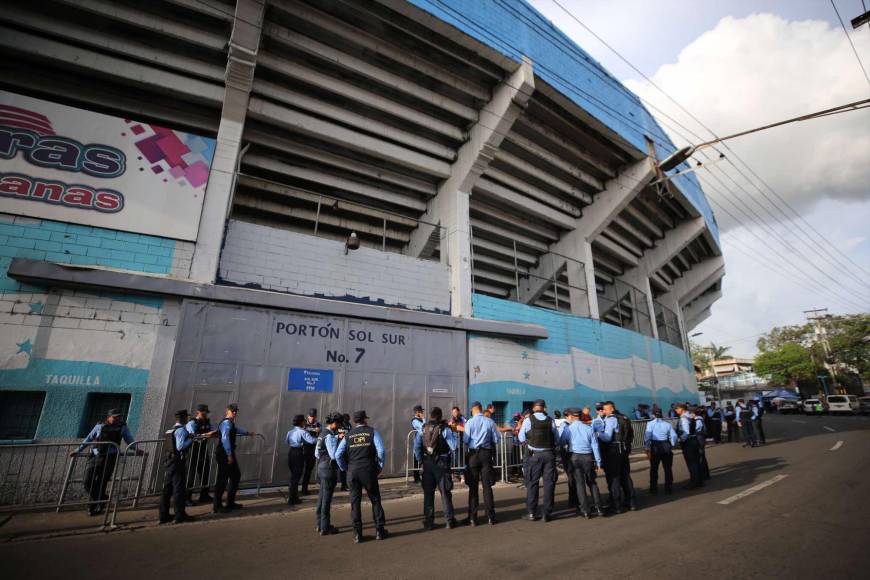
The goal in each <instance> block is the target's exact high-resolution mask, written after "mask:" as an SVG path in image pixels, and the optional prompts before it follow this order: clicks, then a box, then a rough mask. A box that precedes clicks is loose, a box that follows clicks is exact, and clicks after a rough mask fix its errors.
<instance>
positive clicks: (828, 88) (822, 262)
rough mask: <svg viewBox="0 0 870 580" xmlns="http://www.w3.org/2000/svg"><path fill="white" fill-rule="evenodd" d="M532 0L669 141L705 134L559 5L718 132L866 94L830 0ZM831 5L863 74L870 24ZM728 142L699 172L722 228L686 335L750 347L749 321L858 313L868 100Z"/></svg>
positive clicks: (867, 206)
mask: <svg viewBox="0 0 870 580" xmlns="http://www.w3.org/2000/svg"><path fill="white" fill-rule="evenodd" d="M531 2H532V4H533V5H534V6H535V7H536V8H537V9H538V10H539V11H541V12H542V13H543V14H544V15H545V16H546V17H547V18H549V19H550V20H552V21H553V22H554V23H555V24H556V25H557V26H558V27H559V28H561V29H562V30H563V31H565V32H566V33H567V34H568V35H570V36H571V37H572V38H574V40H576V41H577V42H578V44H580V45H581V46H582V47H583V48H584V49H586V50H587V51H588V52H589V53H591V54H592V56H594V57H595V58H596V59H598V60H599V61H600V62H601V63H602V64H603V65H604V66H605V67H606V68H608V69H609V70H610V72H611V73H613V74H614V75H615V76H616V77H617V78H619V79H621V80H622V81H623V82H624V83H625V84H626V85H627V86H628V87H629V88H630V89H631V90H633V91H634V92H635V93H637V94H638V95H640V96H641V98H643V99H644V100H646V101H647V102H648V103H650V104H651V105H653V106H654V107H656V108H658V109H660V110H661V111H662V112H663V113H664V114H666V115H667V116H669V117H671V118H672V120H670V119H668V118H667V117H664V118H663V117H662V115H661V114H659V115H658V116H659V118H660V120H662V122H663V125H664V126H665V129H666V130H667V131H668V132H669V134H670V135H671V136H672V138H673V139H674V141H675V142H677V143H678V144H682V143H686V142H688V141H691V142H696V143H697V142H698V141H699V138H701V139H707V138H709V136H710V134H709V133H708V132H707V131H706V130H705V129H704V127H702V126H701V125H699V123H698V122H697V121H695V120H694V119H692V117H690V116H689V115H688V114H687V113H685V112H684V111H683V110H681V109H680V108H679V107H678V106H677V105H675V104H674V103H673V102H672V101H670V100H669V99H668V98H667V97H666V96H664V95H662V93H661V92H660V91H658V90H657V89H656V88H654V87H653V86H651V85H650V83H649V82H647V81H646V80H645V79H644V78H643V76H642V75H641V74H639V73H638V72H636V71H635V70H633V69H632V68H631V67H629V66H628V65H626V64H625V63H624V62H623V61H622V60H620V58H619V57H618V56H616V55H615V54H614V53H613V52H611V51H610V49H608V48H607V47H605V46H604V45H603V44H602V43H601V42H600V41H598V40H597V39H595V38H594V37H593V36H592V35H591V34H590V33H589V32H588V31H587V30H585V29H584V28H583V27H582V26H581V25H580V24H579V23H578V22H576V21H575V20H573V19H572V18H571V16H569V15H568V14H566V12H565V11H563V9H562V8H560V6H559V5H558V4H561V5H562V6H564V7H565V8H566V9H567V10H568V12H570V13H571V15H573V16H574V17H576V18H577V19H579V20H580V21H581V22H582V23H583V24H585V25H586V26H587V27H588V28H589V29H591V30H592V31H594V32H595V33H596V34H597V35H598V36H600V37H601V38H602V39H603V40H605V41H606V42H607V43H608V44H609V45H610V46H611V47H613V48H615V49H616V50H617V51H619V52H620V53H621V54H622V55H623V56H624V57H625V58H626V59H627V60H628V61H629V62H631V64H633V65H634V66H635V67H637V68H638V69H639V70H640V71H642V72H643V75H646V76H648V77H650V78H651V79H652V80H653V82H654V83H655V84H656V85H657V86H658V87H660V88H661V89H663V90H664V91H665V92H666V93H667V94H669V95H670V96H671V97H673V99H674V100H676V101H677V102H679V103H680V104H681V105H682V106H683V107H684V108H685V109H686V110H687V111H689V112H690V113H691V114H692V115H693V116H694V117H696V118H697V119H698V120H699V121H701V122H703V123H704V124H705V125H706V126H707V127H709V128H710V129H712V130H713V131H715V132H716V133H717V134H718V135H720V136H721V135H725V134H728V133H731V132H736V131H740V130H743V129H748V128H752V127H756V126H759V125H763V124H767V123H770V122H775V121H778V120H781V119H785V118H788V117H794V116H798V115H801V114H804V113H809V112H813V111H817V110H821V109H825V108H830V107H833V106H837V105H840V104H845V103H849V102H854V101H858V100H861V99H866V98H868V97H870V84H868V81H867V80H866V79H865V77H864V75H863V74H862V71H861V68H860V66H859V64H858V61H857V59H856V57H855V53H854V52H853V50H852V48H851V46H850V45H849V43H848V40H847V38H846V34H845V33H844V32H843V29H842V27H841V26H840V23H839V21H838V20H837V16H836V14H835V12H834V9H833V8H832V6H831V3H830V0H780V1H773V0H755V1H750V0H716V1H713V0H705V1H698V0H691V1H690V0H655V1H649V0H618V1H613V0H531ZM864 2H865V3H866V4H868V7H870V2H868V0H864ZM557 3H558V4H557ZM836 5H837V8H838V9H839V11H840V14H841V16H842V17H843V19H844V21H845V23H846V28H847V30H848V31H849V36H850V37H851V38H852V41H853V42H854V44H855V46H856V48H857V51H858V53H859V54H860V55H861V58H862V59H863V61H864V66H865V68H866V69H867V70H868V74H870V27H868V26H867V25H865V26H864V27H862V28H861V29H858V30H854V31H853V30H852V28H851V25H850V24H849V20H851V19H852V18H854V17H855V16H857V15H858V14H860V13H862V12H863V11H864V9H863V8H862V3H861V0H836ZM653 113H654V114H656V112H655V110H653ZM679 125H682V126H683V127H680V126H679ZM729 146H730V150H728V149H723V152H724V153H725V154H726V156H727V157H728V158H729V159H730V160H731V161H733V165H731V164H730V163H728V162H722V163H718V164H716V165H714V166H711V167H710V168H709V169H706V170H703V171H701V172H699V177H700V178H701V181H702V183H703V184H704V187H705V191H706V192H707V197H708V198H709V199H710V200H711V202H712V205H713V209H714V211H715V212H716V218H717V221H718V222H719V225H720V226H721V228H722V232H723V234H722V245H723V252H724V255H725V260H726V270H727V275H726V277H725V280H724V283H723V293H724V297H723V298H722V299H720V300H719V301H718V302H717V303H716V304H715V305H714V306H713V315H712V316H711V317H710V318H708V319H707V320H706V321H705V322H703V323H702V324H701V325H700V326H699V327H698V328H696V329H695V331H694V332H703V333H704V334H703V336H699V337H697V338H695V340H697V341H701V342H704V343H708V342H710V341H713V342H715V343H716V344H726V345H728V346H731V347H732V352H733V353H735V354H737V355H741V356H752V355H754V354H755V352H756V350H755V340H756V339H757V336H758V335H759V334H760V333H763V332H765V331H767V330H768V329H770V328H771V327H772V326H777V325H785V324H795V323H798V322H801V321H803V319H804V314H803V312H802V311H804V310H808V309H810V308H819V307H827V308H829V310H830V312H833V313H847V312H848V313H852V312H868V311H870V109H867V110H863V111H857V112H851V113H846V114H843V115H838V116H832V117H826V118H822V119H818V120H813V121H809V122H806V123H800V124H795V125H789V126H786V127H782V128H777V129H772V130H770V131H767V132H764V133H759V134H756V135H751V136H746V137H743V138H739V139H735V140H734V141H730V142H729ZM738 157H739V158H740V159H742V160H743V161H745V162H746V164H747V165H748V166H749V167H750V168H751V170H752V171H754V172H755V173H756V174H757V175H758V177H760V178H761V180H763V182H762V181H760V180H759V179H757V178H756V177H755V176H754V175H753V174H752V173H751V171H750V170H749V169H747V168H746V167H745V166H743V165H742V164H741V161H740V160H738ZM698 158H699V159H701V160H704V158H703V156H700V155H699V156H698ZM741 173H742V174H743V175H741ZM767 186H770V188H772V190H773V191H771V190H770V189H768V188H767ZM762 192H763V193H764V194H765V195H766V197H765V195H762ZM774 192H775V193H774ZM777 195H778V196H779V197H777ZM779 198H782V199H779ZM771 200H772V201H771ZM786 204H787V205H786ZM789 208H793V210H794V211H795V212H796V213H797V214H799V215H800V218H798V217H796V216H795V214H794V213H792V211H791V209H789ZM729 212H730V213H731V214H733V217H732V216H729V215H728V213H729ZM801 218H802V219H801ZM802 220H805V221H802ZM813 230H815V231H813ZM816 232H818V234H821V235H822V236H824V239H821V238H820V237H819V236H818V235H817V233H816Z"/></svg>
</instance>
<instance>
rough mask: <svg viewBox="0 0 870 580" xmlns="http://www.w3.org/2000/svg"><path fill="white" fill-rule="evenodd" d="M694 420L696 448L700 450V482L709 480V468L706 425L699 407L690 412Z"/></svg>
mask: <svg viewBox="0 0 870 580" xmlns="http://www.w3.org/2000/svg"><path fill="white" fill-rule="evenodd" d="M692 415H693V417H694V420H695V435H696V436H697V437H698V448H699V449H700V450H701V463H700V465H701V480H702V481H706V480H708V479H710V466H709V465H708V464H707V423H706V422H705V421H704V412H703V409H702V408H700V407H696V408H695V409H693V411H692Z"/></svg>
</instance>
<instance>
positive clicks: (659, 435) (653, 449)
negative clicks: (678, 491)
mask: <svg viewBox="0 0 870 580" xmlns="http://www.w3.org/2000/svg"><path fill="white" fill-rule="evenodd" d="M643 446H644V449H646V456H647V459H649V462H650V467H649V492H650V493H652V494H656V493H658V485H659V464H661V465H662V467H663V468H664V470H665V493H666V494H667V495H670V494H671V493H673V487H674V470H673V466H674V452H673V449H674V447H676V446H677V432H676V431H674V427H673V425H671V424H670V423H668V422H667V421H665V420H664V419H662V412H661V411H656V413H655V418H654V419H653V420H652V421H650V422H649V423H647V424H646V431H644V434H643Z"/></svg>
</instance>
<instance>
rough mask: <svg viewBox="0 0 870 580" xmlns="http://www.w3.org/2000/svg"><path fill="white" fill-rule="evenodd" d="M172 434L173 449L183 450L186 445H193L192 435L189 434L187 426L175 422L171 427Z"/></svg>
mask: <svg viewBox="0 0 870 580" xmlns="http://www.w3.org/2000/svg"><path fill="white" fill-rule="evenodd" d="M179 427H181V429H179ZM172 435H173V436H174V437H175V449H176V450H177V451H185V450H186V449H187V448H188V447H190V446H191V445H193V437H191V436H190V433H189V432H188V430H187V428H186V427H185V426H184V425H182V424H181V423H176V424H175V425H174V426H173V427H172ZM167 451H168V450H167Z"/></svg>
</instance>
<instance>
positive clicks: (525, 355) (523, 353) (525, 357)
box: [520, 350, 529, 359]
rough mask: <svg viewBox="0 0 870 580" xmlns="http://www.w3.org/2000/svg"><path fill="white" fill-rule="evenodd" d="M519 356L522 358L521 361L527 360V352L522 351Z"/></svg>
mask: <svg viewBox="0 0 870 580" xmlns="http://www.w3.org/2000/svg"><path fill="white" fill-rule="evenodd" d="M520 356H521V357H523V359H527V358H529V351H527V350H524V351H523V352H521V353H520Z"/></svg>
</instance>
